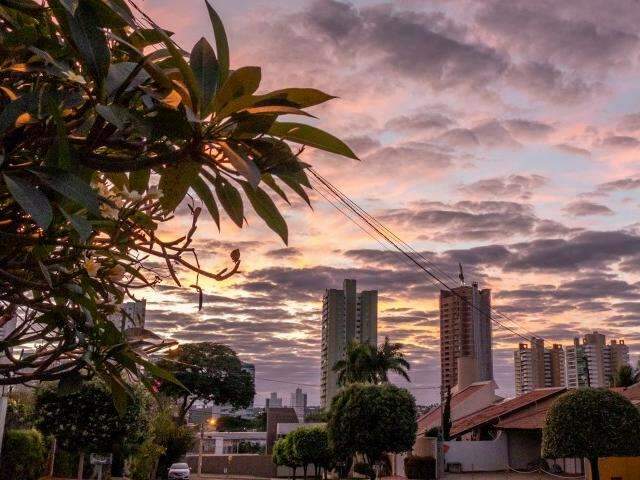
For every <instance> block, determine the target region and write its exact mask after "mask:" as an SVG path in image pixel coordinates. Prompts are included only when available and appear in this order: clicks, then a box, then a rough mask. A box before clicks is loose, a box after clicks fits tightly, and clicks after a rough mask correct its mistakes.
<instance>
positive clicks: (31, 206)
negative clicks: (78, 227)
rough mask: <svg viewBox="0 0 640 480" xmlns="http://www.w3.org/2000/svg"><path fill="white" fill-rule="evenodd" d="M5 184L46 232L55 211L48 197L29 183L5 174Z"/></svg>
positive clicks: (19, 203) (15, 198)
mask: <svg viewBox="0 0 640 480" xmlns="http://www.w3.org/2000/svg"><path fill="white" fill-rule="evenodd" d="M3 178H4V182H5V184H6V185H7V189H8V190H9V193H11V196H12V197H13V198H14V200H15V201H16V202H18V205H20V206H21V207H22V208H23V209H24V211H25V212H27V213H28V214H29V215H31V217H32V218H33V220H34V221H35V222H36V223H37V224H38V226H39V227H40V228H42V229H43V230H46V228H47V227H48V226H49V225H50V224H51V220H52V219H53V211H52V209H51V204H50V203H49V200H47V197H46V196H45V195H44V194H43V193H42V192H41V191H40V190H38V189H37V188H36V187H35V186H33V185H32V184H31V183H29V182H28V181H26V180H24V179H22V178H20V177H17V176H10V175H8V174H6V173H5V174H3Z"/></svg>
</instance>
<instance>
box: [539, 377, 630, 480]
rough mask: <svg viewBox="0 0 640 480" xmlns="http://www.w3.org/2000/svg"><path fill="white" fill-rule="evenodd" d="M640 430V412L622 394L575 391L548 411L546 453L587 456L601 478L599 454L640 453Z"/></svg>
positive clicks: (545, 434) (595, 479)
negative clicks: (638, 433) (639, 433)
mask: <svg viewBox="0 0 640 480" xmlns="http://www.w3.org/2000/svg"><path fill="white" fill-rule="evenodd" d="M639 431H640V412H639V411H638V409H637V408H636V407H635V406H634V405H633V404H632V403H631V402H630V401H629V400H627V399H626V398H625V397H623V396H622V395H620V394H618V393H615V392H612V391H610V390H605V389H592V388H585V389H579V390H574V391H572V392H569V393H566V394H564V395H562V396H561V397H560V398H558V399H557V400H556V401H555V402H554V403H553V405H552V406H551V408H550V409H549V411H548V412H547V418H546V422H545V426H544V429H543V431H542V456H543V457H547V458H562V457H578V458H582V457H584V458H587V459H589V461H590V463H591V465H592V469H593V470H594V480H598V478H599V472H598V467H597V466H598V458H599V457H609V456H631V455H639V454H640V437H638V435H637V432H639ZM594 467H595V468H594Z"/></svg>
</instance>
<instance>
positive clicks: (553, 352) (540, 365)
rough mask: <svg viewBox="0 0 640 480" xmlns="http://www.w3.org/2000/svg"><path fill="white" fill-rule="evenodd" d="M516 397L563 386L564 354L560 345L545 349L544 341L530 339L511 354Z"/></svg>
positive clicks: (564, 381)
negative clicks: (542, 389)
mask: <svg viewBox="0 0 640 480" xmlns="http://www.w3.org/2000/svg"><path fill="white" fill-rule="evenodd" d="M513 357H514V367H515V384H516V395H523V394H525V393H528V392H530V391H532V390H535V389H538V388H546V387H563V386H565V383H566V380H565V353H564V349H563V348H562V345H559V344H554V345H553V347H552V348H545V346H544V340H542V339H541V338H532V339H531V346H529V345H527V344H526V343H521V344H520V345H519V346H518V349H517V350H515V351H514V352H513Z"/></svg>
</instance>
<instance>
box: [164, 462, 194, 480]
mask: <svg viewBox="0 0 640 480" xmlns="http://www.w3.org/2000/svg"><path fill="white" fill-rule="evenodd" d="M168 477H169V480H177V479H180V480H189V479H190V478H191V468H189V465H187V464H186V463H174V464H173V465H171V466H170V467H169V475H168Z"/></svg>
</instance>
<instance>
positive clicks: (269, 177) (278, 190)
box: [262, 173, 291, 205]
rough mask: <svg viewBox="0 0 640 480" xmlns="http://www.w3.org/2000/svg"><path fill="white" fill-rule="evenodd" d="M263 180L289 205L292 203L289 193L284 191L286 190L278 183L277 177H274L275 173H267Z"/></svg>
mask: <svg viewBox="0 0 640 480" xmlns="http://www.w3.org/2000/svg"><path fill="white" fill-rule="evenodd" d="M262 181H263V182H264V183H266V184H267V185H269V188H271V190H273V191H274V192H276V193H277V194H278V195H280V197H281V198H282V199H283V200H284V201H285V202H287V203H288V204H289V205H291V202H290V201H289V198H287V194H286V193H284V190H282V188H280V185H278V184H277V183H276V180H275V178H273V175H271V174H270V173H265V174H263V175H262Z"/></svg>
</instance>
